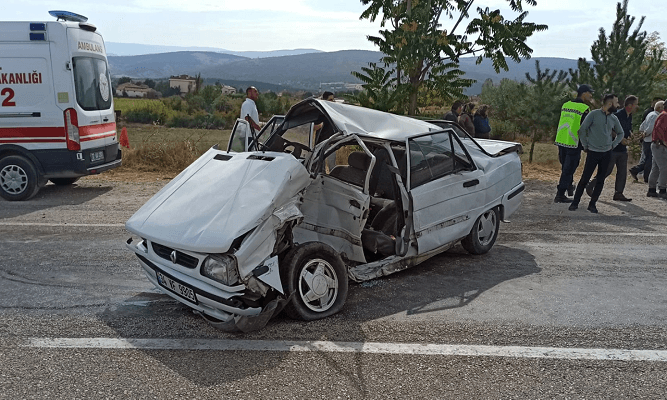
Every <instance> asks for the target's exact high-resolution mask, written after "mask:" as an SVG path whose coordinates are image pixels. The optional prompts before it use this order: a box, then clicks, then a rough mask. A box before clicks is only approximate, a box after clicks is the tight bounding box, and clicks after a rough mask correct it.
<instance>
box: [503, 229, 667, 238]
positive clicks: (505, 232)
mask: <svg viewBox="0 0 667 400" xmlns="http://www.w3.org/2000/svg"><path fill="white" fill-rule="evenodd" d="M568 233H572V234H577V235H578V236H579V237H584V236H616V237H618V236H641V237H645V236H648V237H667V233H659V232H580V231H509V230H502V234H503V235H506V234H514V235H564V234H568Z"/></svg>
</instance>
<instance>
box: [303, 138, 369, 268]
mask: <svg viewBox="0 0 667 400" xmlns="http://www.w3.org/2000/svg"><path fill="white" fill-rule="evenodd" d="M353 138H354V139H355V140H356V144H357V148H360V149H361V150H357V152H358V153H362V152H363V153H365V154H366V156H367V157H368V169H367V170H365V171H360V173H362V174H363V175H364V176H363V178H362V179H361V181H362V182H359V181H350V180H346V179H344V178H340V177H335V176H334V175H332V174H326V173H324V172H323V171H321V170H319V171H318V170H317V169H316V166H317V165H320V164H321V163H318V162H317V160H314V161H312V162H311V164H310V165H309V168H311V171H310V172H311V174H314V175H315V178H314V180H313V182H312V183H311V184H310V186H308V187H307V188H306V190H305V191H304V194H303V196H302V200H303V203H302V205H301V207H300V208H301V212H302V213H303V222H302V223H301V224H299V225H298V226H297V227H296V228H295V230H294V235H295V236H294V238H295V241H300V242H305V241H319V242H323V243H326V244H328V245H330V246H331V247H333V248H334V249H335V250H336V251H338V252H339V253H345V254H346V255H347V257H348V258H350V259H351V260H355V261H358V262H364V261H365V257H364V255H363V248H362V245H361V232H362V230H363V228H364V225H365V223H366V219H367V218H368V212H369V205H370V197H371V196H370V194H369V193H368V181H369V178H370V174H371V171H372V170H373V166H374V165H375V160H376V159H375V156H374V155H373V153H372V152H371V151H370V150H368V148H367V147H366V145H365V144H364V143H363V142H362V141H361V140H360V139H359V138H358V137H356V136H354V135H353ZM352 143H355V142H352ZM318 156H320V157H321V156H323V152H322V153H319V154H318ZM349 167H350V166H349V165H347V166H346V165H340V166H336V168H349Z"/></svg>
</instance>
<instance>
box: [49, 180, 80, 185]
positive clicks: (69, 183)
mask: <svg viewBox="0 0 667 400" xmlns="http://www.w3.org/2000/svg"><path fill="white" fill-rule="evenodd" d="M49 180H50V181H51V183H53V184H54V185H56V186H67V185H71V184H73V183H74V182H76V181H78V180H79V178H51V179H49Z"/></svg>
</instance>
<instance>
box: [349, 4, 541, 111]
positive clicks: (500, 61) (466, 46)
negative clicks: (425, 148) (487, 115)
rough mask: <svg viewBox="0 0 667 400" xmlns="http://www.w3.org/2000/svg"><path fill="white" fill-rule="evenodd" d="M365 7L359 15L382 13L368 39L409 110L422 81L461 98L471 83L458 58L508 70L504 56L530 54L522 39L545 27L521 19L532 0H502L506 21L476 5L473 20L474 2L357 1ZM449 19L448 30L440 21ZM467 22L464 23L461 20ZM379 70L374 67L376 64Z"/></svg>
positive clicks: (372, 18)
mask: <svg viewBox="0 0 667 400" xmlns="http://www.w3.org/2000/svg"><path fill="white" fill-rule="evenodd" d="M361 2H362V4H364V5H367V6H368V8H367V9H366V10H365V11H364V12H363V13H362V15H361V17H360V18H362V19H369V20H370V21H375V20H376V19H377V18H378V16H381V26H382V27H383V28H384V27H385V25H386V23H387V22H389V23H390V24H391V28H392V29H383V30H381V31H380V32H379V33H380V35H379V36H369V37H368V39H369V40H370V41H372V42H373V43H374V44H375V45H377V46H378V47H379V48H380V51H382V52H383V53H384V54H385V57H384V58H383V59H382V61H383V63H384V64H385V67H386V68H387V69H388V71H391V72H392V73H393V74H395V82H396V85H395V90H398V91H399V93H400V94H402V96H403V97H402V99H403V102H405V99H407V107H408V113H409V114H410V115H414V114H415V112H416V110H417V97H418V93H419V90H420V88H421V87H422V86H423V85H426V86H428V87H429V88H430V89H432V90H437V91H440V92H441V93H442V95H443V96H444V97H445V98H454V97H460V96H461V94H462V91H463V89H464V88H466V87H469V86H470V85H471V84H472V83H473V81H472V80H468V79H463V78H461V76H462V75H463V72H462V71H460V70H459V69H458V60H459V58H460V57H461V56H464V55H468V54H474V55H477V56H478V57H477V63H481V62H482V59H483V58H490V59H491V60H492V61H493V66H494V68H495V70H496V72H499V71H500V69H504V70H507V69H508V66H507V62H506V60H505V58H506V57H509V58H511V59H513V60H515V61H517V62H519V61H520V60H521V58H529V57H530V54H531V53H532V49H531V48H530V47H528V45H526V43H525V41H526V39H527V38H528V37H530V36H531V35H532V34H533V32H536V31H542V30H545V29H547V26H546V25H537V24H534V23H528V22H524V20H525V18H526V16H527V15H528V13H527V12H524V11H523V4H524V3H525V4H528V5H535V4H536V1H535V0H507V2H508V3H509V5H510V7H511V8H512V10H513V11H515V12H519V13H520V14H519V16H518V17H517V18H516V19H514V20H507V19H505V17H504V16H503V15H502V14H501V13H500V10H494V11H491V10H490V9H489V8H488V7H487V8H477V14H478V16H476V17H474V18H472V17H471V12H470V9H471V8H472V5H473V3H474V2H475V0H361ZM441 18H446V19H449V20H450V21H452V22H453V26H452V27H451V28H450V29H449V30H448V29H445V28H443V27H442V25H441V24H440V20H441ZM464 21H466V22H467V25H465V24H464ZM377 68H379V67H377Z"/></svg>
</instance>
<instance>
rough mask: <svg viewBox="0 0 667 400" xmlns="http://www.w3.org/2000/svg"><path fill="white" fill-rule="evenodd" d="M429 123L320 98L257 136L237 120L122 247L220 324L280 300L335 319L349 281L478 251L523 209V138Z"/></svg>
mask: <svg viewBox="0 0 667 400" xmlns="http://www.w3.org/2000/svg"><path fill="white" fill-rule="evenodd" d="M435 123H438V122H437V121H433V123H429V122H425V121H419V120H415V119H412V118H408V117H401V116H396V115H393V114H387V113H383V112H379V111H375V110H370V109H365V108H361V107H355V106H351V105H344V104H338V103H333V102H325V101H319V100H316V99H308V100H304V101H303V102H301V103H299V104H297V105H295V106H294V107H292V109H290V111H289V112H288V113H287V115H285V116H284V117H274V118H273V119H272V120H271V121H270V122H269V123H267V124H266V125H265V126H264V128H263V129H262V131H260V132H258V133H257V134H255V132H253V131H251V129H250V127H249V126H248V124H247V122H245V121H243V120H238V121H237V122H236V125H235V127H234V130H233V131H232V136H231V138H230V141H229V145H228V148H227V151H222V150H219V149H217V148H216V147H214V148H211V149H210V150H208V151H207V152H206V153H205V154H204V155H203V156H201V157H200V158H199V159H198V160H197V161H195V162H194V163H193V164H192V165H190V166H189V167H188V168H186V169H185V170H184V171H183V172H182V173H181V174H179V175H178V176H177V177H176V178H174V179H173V180H172V181H171V182H170V183H169V184H167V185H166V186H165V187H164V188H163V189H162V190H160V192H158V193H157V194H156V195H155V196H154V197H153V198H152V199H150V200H149V201H148V202H147V203H146V204H145V205H144V206H142V207H141V209H139V211H137V212H136V213H135V214H134V215H133V216H132V217H131V218H130V219H129V220H128V221H127V223H126V225H125V226H126V228H127V230H128V231H130V232H131V233H132V234H133V235H134V236H133V237H132V238H130V239H129V240H128V242H127V247H128V248H129V249H130V250H132V251H133V252H134V253H136V255H137V256H138V258H139V262H140V264H141V266H142V267H143V268H144V270H145V272H146V275H147V276H148V279H149V280H150V281H151V282H152V283H153V284H154V285H155V286H156V287H157V288H159V289H160V290H161V291H163V292H164V293H166V294H168V295H169V296H171V297H173V298H174V299H176V300H178V301H180V302H182V303H183V304H186V305H188V306H189V307H191V308H192V309H194V310H196V311H197V312H198V313H199V314H201V315H202V316H203V317H205V318H206V319H207V320H208V321H209V322H211V323H212V324H213V325H214V326H216V327H219V328H221V329H224V330H228V331H234V330H242V331H250V330H255V329H259V328H261V327H263V326H264V325H265V324H266V323H267V322H268V320H269V319H270V318H271V317H272V316H274V315H276V314H277V313H279V312H280V311H281V310H282V309H283V308H284V311H285V312H286V314H287V315H289V316H290V317H293V318H298V319H302V320H314V319H319V318H324V317H327V316H329V315H332V314H334V313H336V312H338V311H340V310H341V309H342V307H343V305H344V303H345V300H346V297H347V292H348V279H352V280H353V281H356V282H360V281H364V280H369V279H374V278H378V277H381V276H384V275H388V274H391V273H394V272H397V271H400V270H403V269H406V268H409V267H412V266H415V265H417V264H419V263H421V262H423V261H424V260H426V259H428V258H430V257H432V256H434V255H436V254H438V253H441V252H443V251H446V250H447V249H449V248H450V247H452V246H453V245H455V244H456V243H457V242H459V241H460V242H461V244H462V245H463V247H464V248H465V249H466V250H467V251H468V252H470V253H472V254H483V253H486V252H488V251H489V250H490V249H491V248H492V247H493V245H494V243H495V241H496V238H497V236H498V228H499V223H500V221H506V220H507V219H508V217H509V216H510V215H512V213H514V212H515V211H516V209H517V208H518V207H519V204H520V203H521V199H522V197H523V193H522V192H523V190H524V184H523V182H522V178H521V161H520V160H519V153H520V151H521V145H520V144H517V143H510V142H501V141H494V140H475V139H472V138H471V137H469V136H468V135H467V134H465V133H464V132H463V131H461V130H460V128H458V127H457V126H456V125H451V126H450V125H448V124H447V123H442V124H439V125H442V126H438V125H435ZM334 154H336V155H337V158H338V161H339V165H336V166H331V165H329V166H327V165H326V164H327V162H326V161H325V160H326V159H327V158H329V160H330V161H333V160H332V158H333V156H332V155H334ZM342 160H346V162H343V161H342Z"/></svg>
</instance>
